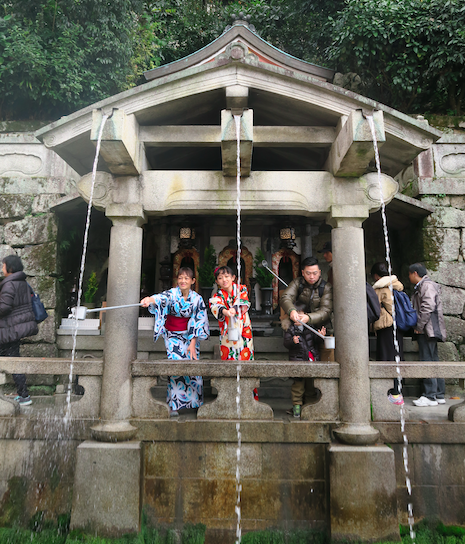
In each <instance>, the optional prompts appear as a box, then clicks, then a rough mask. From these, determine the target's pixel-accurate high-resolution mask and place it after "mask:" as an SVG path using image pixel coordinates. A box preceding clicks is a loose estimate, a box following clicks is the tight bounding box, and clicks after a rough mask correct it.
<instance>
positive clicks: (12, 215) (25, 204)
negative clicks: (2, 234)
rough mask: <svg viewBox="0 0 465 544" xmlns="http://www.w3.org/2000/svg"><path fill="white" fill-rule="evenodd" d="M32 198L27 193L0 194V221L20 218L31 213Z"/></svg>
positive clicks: (4, 221)
mask: <svg viewBox="0 0 465 544" xmlns="http://www.w3.org/2000/svg"><path fill="white" fill-rule="evenodd" d="M31 209H32V199H31V197H30V196H28V195H0V221H2V222H3V223H6V222H9V221H14V220H16V219H22V218H24V217H25V216H26V215H28V214H30V213H31Z"/></svg>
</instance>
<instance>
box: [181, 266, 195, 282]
mask: <svg viewBox="0 0 465 544" xmlns="http://www.w3.org/2000/svg"><path fill="white" fill-rule="evenodd" d="M183 274H185V275H186V276H189V278H191V280H195V274H194V271H193V270H192V268H189V267H188V266H182V267H181V268H180V269H179V272H178V276H177V277H178V278H179V276H182V275H183Z"/></svg>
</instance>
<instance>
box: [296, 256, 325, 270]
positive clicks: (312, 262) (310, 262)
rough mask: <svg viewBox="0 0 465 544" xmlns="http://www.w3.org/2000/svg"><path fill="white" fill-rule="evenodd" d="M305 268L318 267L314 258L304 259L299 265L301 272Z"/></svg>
mask: <svg viewBox="0 0 465 544" xmlns="http://www.w3.org/2000/svg"><path fill="white" fill-rule="evenodd" d="M307 266H318V267H319V266H320V265H319V264H318V259H317V258H316V257H306V258H305V259H304V260H303V261H302V264H301V265H300V268H301V270H303V269H304V268H307Z"/></svg>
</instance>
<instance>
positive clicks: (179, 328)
mask: <svg viewBox="0 0 465 544" xmlns="http://www.w3.org/2000/svg"><path fill="white" fill-rule="evenodd" d="M188 322H189V318H188V317H176V316H175V315H168V316H167V317H166V321H165V329H166V330H167V331H171V332H185V331H187V323H188Z"/></svg>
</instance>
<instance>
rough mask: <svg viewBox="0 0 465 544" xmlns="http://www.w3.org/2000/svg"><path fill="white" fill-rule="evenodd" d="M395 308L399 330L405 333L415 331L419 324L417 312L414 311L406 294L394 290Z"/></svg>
mask: <svg viewBox="0 0 465 544" xmlns="http://www.w3.org/2000/svg"><path fill="white" fill-rule="evenodd" d="M394 307H395V309H396V324H397V328H398V329H400V330H401V331H404V332H405V331H408V330H409V329H413V327H415V325H416V324H417V312H416V311H415V310H414V309H413V307H412V303H411V302H410V299H409V298H408V295H407V294H406V293H404V292H403V291H396V290H394Z"/></svg>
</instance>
